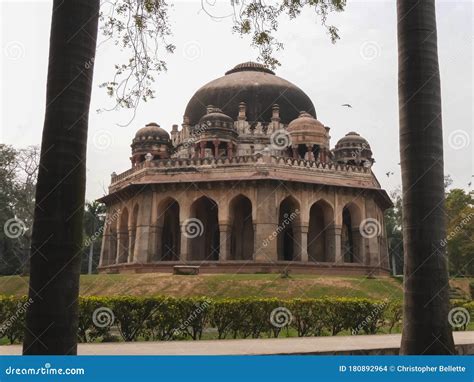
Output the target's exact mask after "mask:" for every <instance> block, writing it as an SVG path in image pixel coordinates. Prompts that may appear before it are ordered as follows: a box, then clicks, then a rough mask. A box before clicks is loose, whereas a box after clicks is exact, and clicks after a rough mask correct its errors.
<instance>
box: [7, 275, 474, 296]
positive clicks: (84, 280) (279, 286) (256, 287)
mask: <svg viewBox="0 0 474 382" xmlns="http://www.w3.org/2000/svg"><path fill="white" fill-rule="evenodd" d="M469 281H470V280H469V279H454V280H452V281H451V284H452V286H456V287H458V288H460V289H461V290H462V291H463V292H465V293H466V294H468V293H469ZM27 290H28V278H27V277H22V276H3V277H0V294H3V295H25V294H27ZM80 293H81V295H83V296H114V295H133V296H153V295H166V296H176V297H185V296H208V297H214V298H224V297H247V296H257V297H280V298H295V297H300V298H304V297H321V296H343V297H369V298H377V299H383V298H391V299H392V298H393V299H401V298H402V283H401V280H400V279H399V278H392V277H377V278H366V277H362V276H360V277H356V276H352V277H344V276H342V277H336V276H316V275H292V276H291V277H290V278H281V277H280V275H279V274H239V275H233V274H232V275H230V274H218V275H198V276H177V275H170V274H156V273H147V274H115V275H106V274H101V275H82V276H81V291H80Z"/></svg>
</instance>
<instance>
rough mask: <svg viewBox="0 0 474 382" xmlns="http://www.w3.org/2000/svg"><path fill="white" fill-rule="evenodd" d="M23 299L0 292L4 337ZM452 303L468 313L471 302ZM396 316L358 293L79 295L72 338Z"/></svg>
mask: <svg viewBox="0 0 474 382" xmlns="http://www.w3.org/2000/svg"><path fill="white" fill-rule="evenodd" d="M26 304H27V301H26V298H25V297H22V298H19V297H1V296H0V321H1V323H2V325H1V326H0V337H6V338H8V340H9V341H10V343H15V342H19V341H21V340H22V337H23V330H24V328H23V322H24V315H25V311H26ZM452 304H453V306H454V307H457V306H459V307H464V308H465V309H467V310H468V312H469V313H470V315H471V316H472V317H474V302H466V301H464V300H454V301H452ZM401 318H402V305H401V303H400V302H399V301H380V300H371V299H364V298H333V297H327V298H306V299H291V300H282V299H278V298H256V297H249V298H237V299H234V298H226V299H219V300H210V299H207V298H204V297H197V298H196V297H193V298H173V297H147V298H144V297H126V296H123V297H81V298H80V299H79V326H78V338H79V341H81V342H92V341H97V340H102V341H110V340H112V339H117V338H118V337H117V336H116V335H114V333H115V334H118V333H120V336H121V337H122V339H123V340H124V341H136V340H138V339H145V340H155V341H156V340H159V341H167V340H181V339H193V340H199V339H201V338H202V334H203V332H204V330H205V329H208V328H215V329H217V334H218V338H220V339H223V338H229V337H230V338H259V337H262V336H265V335H266V336H268V337H272V336H273V337H278V336H279V335H280V334H281V331H282V330H283V329H286V333H287V335H289V334H290V333H293V332H295V333H296V334H297V335H298V336H299V337H306V336H321V335H328V334H329V335H337V334H338V333H341V332H344V331H350V332H351V333H352V334H359V333H366V334H374V333H377V332H378V331H379V329H380V327H382V326H384V327H385V328H387V329H388V332H391V331H392V330H393V328H394V327H395V326H396V325H398V324H399V322H400V321H401ZM465 326H467V324H466V325H465ZM111 328H113V331H111ZM462 329H465V327H464V328H462ZM117 332H118V333H117Z"/></svg>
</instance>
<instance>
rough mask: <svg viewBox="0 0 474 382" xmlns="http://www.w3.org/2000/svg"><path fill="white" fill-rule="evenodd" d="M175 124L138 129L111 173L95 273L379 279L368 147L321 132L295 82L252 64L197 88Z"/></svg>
mask: <svg viewBox="0 0 474 382" xmlns="http://www.w3.org/2000/svg"><path fill="white" fill-rule="evenodd" d="M181 126H182V127H181V129H179V128H178V126H177V125H173V127H172V130H171V133H170V134H168V132H166V131H165V130H164V129H162V128H161V127H160V126H159V125H158V124H156V123H149V124H148V125H146V126H145V127H143V128H141V129H140V130H138V131H137V133H136V135H135V137H134V138H133V141H132V144H131V148H132V155H131V158H130V159H131V168H130V169H129V170H127V171H125V172H123V173H121V174H118V175H117V174H115V173H114V174H112V180H111V184H110V187H109V193H108V195H106V196H104V197H102V198H101V199H100V201H102V202H104V203H105V204H106V205H107V219H106V225H105V230H104V235H103V243H102V251H101V258H100V267H99V270H100V271H101V272H171V271H172V270H173V267H174V266H175V265H183V264H185V265H199V266H200V270H201V272H214V273H220V272H246V273H251V272H281V271H283V270H285V269H290V270H291V271H292V272H308V273H310V272H311V273H333V274H338V273H340V274H348V273H354V274H385V273H388V268H389V261H388V254H387V240H386V233H385V225H384V219H383V213H384V210H385V209H386V208H388V207H389V206H390V205H391V202H390V199H389V197H388V195H387V193H386V192H385V191H384V190H382V189H381V187H380V184H379V182H378V181H377V179H376V177H375V176H374V174H373V172H372V171H371V166H372V164H373V162H374V159H373V157H372V150H371V148H370V145H369V143H368V142H367V141H366V140H365V139H364V138H362V137H361V136H360V135H359V134H357V133H356V132H349V133H347V134H346V135H345V136H344V137H343V138H342V139H340V140H339V141H338V142H337V143H336V145H335V146H334V147H331V144H330V129H329V127H327V126H324V124H323V123H321V122H320V121H319V120H318V119H317V116H316V110H315V108H314V105H313V103H312V101H311V99H310V98H309V97H308V96H307V95H306V94H305V93H304V92H303V91H302V90H301V89H300V88H298V87H297V86H295V85H293V84H292V83H290V82H288V81H286V80H284V79H283V78H280V77H278V76H276V75H275V73H273V72H272V71H271V70H269V69H267V68H265V67H263V66H262V65H260V64H257V63H253V62H248V63H243V64H240V65H237V66H236V67H234V68H233V69H231V70H229V71H228V72H227V73H226V74H225V75H224V76H223V77H220V78H218V79H216V80H214V81H211V82H210V83H208V84H206V85H204V86H203V87H201V88H200V89H199V90H198V91H197V92H196V93H195V94H194V96H193V97H192V98H191V100H190V101H189V103H188V105H187V107H186V110H185V112H184V118H183V123H182V125H181Z"/></svg>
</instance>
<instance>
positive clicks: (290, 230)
mask: <svg viewBox="0 0 474 382" xmlns="http://www.w3.org/2000/svg"><path fill="white" fill-rule="evenodd" d="M299 212H300V211H299V203H298V202H297V201H296V199H294V198H293V197H291V196H288V197H287V198H286V199H284V200H283V201H282V202H281V203H280V208H279V213H278V227H277V233H278V242H277V252H278V260H283V261H294V260H298V254H299V253H300V252H301V251H300V250H299V248H298V240H297V237H296V235H297V229H299V224H298V223H299Z"/></svg>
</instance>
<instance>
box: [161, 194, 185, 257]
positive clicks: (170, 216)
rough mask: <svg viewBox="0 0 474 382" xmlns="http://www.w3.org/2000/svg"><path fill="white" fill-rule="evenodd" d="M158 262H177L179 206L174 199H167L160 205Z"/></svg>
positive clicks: (179, 239) (178, 251)
mask: <svg viewBox="0 0 474 382" xmlns="http://www.w3.org/2000/svg"><path fill="white" fill-rule="evenodd" d="M158 220H159V222H158V234H159V235H160V232H161V240H158V248H157V249H158V251H157V253H158V258H157V260H158V261H177V260H179V254H180V244H181V230H180V226H179V204H178V202H177V201H176V200H175V199H172V198H169V199H167V200H165V201H164V202H162V203H161V205H160V212H159V215H158Z"/></svg>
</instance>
